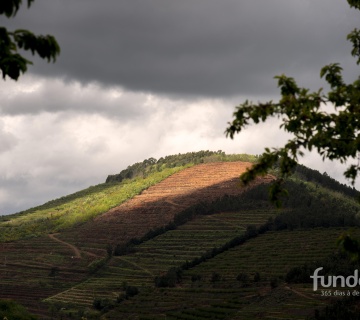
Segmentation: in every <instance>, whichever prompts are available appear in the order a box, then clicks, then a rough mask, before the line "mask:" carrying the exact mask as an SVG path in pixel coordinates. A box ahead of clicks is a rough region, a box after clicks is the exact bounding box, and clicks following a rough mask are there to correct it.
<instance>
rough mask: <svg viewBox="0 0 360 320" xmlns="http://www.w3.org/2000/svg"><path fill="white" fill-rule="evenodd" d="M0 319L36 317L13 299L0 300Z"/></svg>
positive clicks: (22, 319)
mask: <svg viewBox="0 0 360 320" xmlns="http://www.w3.org/2000/svg"><path fill="white" fill-rule="evenodd" d="M0 319H9V320H11V319H17V320H36V319H37V317H35V316H33V315H31V314H30V313H29V312H28V311H27V310H26V309H25V308H24V307H23V306H22V305H20V304H18V303H17V302H15V301H8V300H0Z"/></svg>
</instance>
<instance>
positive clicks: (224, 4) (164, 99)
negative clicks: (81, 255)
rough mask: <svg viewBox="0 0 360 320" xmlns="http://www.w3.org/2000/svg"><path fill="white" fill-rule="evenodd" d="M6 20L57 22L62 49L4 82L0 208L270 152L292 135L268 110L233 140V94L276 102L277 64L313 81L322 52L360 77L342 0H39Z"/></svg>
mask: <svg viewBox="0 0 360 320" xmlns="http://www.w3.org/2000/svg"><path fill="white" fill-rule="evenodd" d="M1 19H2V20H1V22H0V25H5V26H7V27H8V28H9V29H11V30H12V29H16V28H26V29H30V30H32V31H34V32H35V33H37V34H41V33H45V34H47V33H49V34H53V35H54V36H55V37H56V38H57V40H58V42H59V44H60V46H61V50H62V51H61V55H60V57H59V58H58V60H57V62H56V63H55V64H47V63H46V62H44V61H41V60H40V59H37V58H35V59H34V66H32V67H30V68H29V72H28V73H27V74H26V75H25V76H23V77H22V78H21V79H20V80H19V81H18V82H14V81H12V80H9V79H8V80H6V81H2V83H1V86H0V153H1V158H0V172H1V175H0V214H9V213H14V212H17V211H19V210H23V209H27V208H29V207H31V206H35V205H38V204H41V203H43V202H45V201H48V200H51V199H53V198H56V197H60V196H63V195H66V194H69V193H72V192H74V191H77V190H79V189H82V188H85V187H88V186H89V185H94V184H98V183H101V182H104V181H105V179H106V176H107V175H108V174H114V173H118V172H119V171H120V170H122V169H124V168H125V167H127V166H128V165H130V164H132V163H134V162H137V161H142V160H144V159H146V158H149V157H155V158H159V157H161V156H165V155H168V154H175V153H179V152H189V151H198V150H204V149H205V150H207V149H208V150H219V149H221V150H224V151H225V152H227V153H253V154H261V153H262V152H263V149H264V147H266V146H269V147H276V146H281V143H283V142H284V141H286V139H287V138H288V137H287V136H286V135H285V134H284V132H283V131H280V130H279V129H278V127H279V123H278V122H277V121H276V120H273V121H270V122H268V123H266V124H262V125H258V126H251V127H250V128H249V129H248V130H247V131H244V132H243V133H241V134H240V135H238V136H237V137H236V139H235V140H230V139H226V138H225V135H224V130H225V128H226V125H227V122H228V121H230V120H231V115H232V112H233V111H234V107H235V106H236V105H237V104H239V103H241V102H243V101H244V100H245V99H250V100H253V101H255V102H257V101H259V100H260V101H264V100H269V99H274V100H275V99H276V98H277V97H278V89H277V88H276V81H275V80H274V79H273V77H274V76H275V75H279V74H282V73H284V74H286V75H288V76H293V77H295V79H297V81H298V83H299V84H300V85H302V86H306V87H309V88H311V89H314V90H317V89H318V88H319V87H322V86H324V85H325V84H324V81H322V80H321V79H320V77H319V72H320V68H321V67H322V66H324V65H325V64H328V63H331V62H340V63H341V65H342V66H343V68H344V69H345V75H346V79H347V80H353V79H354V78H356V77H357V75H358V72H357V71H358V70H357V67H356V65H355V61H354V60H353V59H352V58H351V56H350V50H351V46H350V44H348V43H347V42H346V35H347V33H349V32H350V31H351V30H352V29H353V28H354V27H359V26H358V25H357V24H356V22H357V21H358V14H357V12H356V11H355V10H351V9H349V8H348V5H347V2H346V1H345V0H344V1H339V0H328V1H326V4H325V2H324V1H321V0H312V1H310V0H309V1H307V0H302V1H287V0H272V1H267V0H259V1H254V0H244V1H238V0H223V1H217V0H184V1H167V0H147V1H140V0H134V1H123V0H120V1H119V0H104V1H101V2H100V1H95V0H86V1H85V0H74V1H70V0H53V1H46V0H36V1H34V3H33V5H32V6H31V8H30V9H29V10H27V9H26V5H24V6H23V7H22V8H21V9H20V11H19V13H18V15H17V16H16V18H15V19H5V18H4V17H2V18H1ZM302 162H303V163H304V164H305V165H307V166H309V167H312V168H315V169H317V170H319V171H320V172H324V171H326V172H328V173H329V174H330V175H331V176H334V177H336V178H337V179H340V178H342V172H343V171H344V167H343V166H340V165H338V164H334V163H331V162H326V163H323V162H322V161H321V160H320V159H319V157H316V156H315V155H312V154H310V155H307V156H306V157H305V158H304V159H303V160H302ZM341 181H344V180H341Z"/></svg>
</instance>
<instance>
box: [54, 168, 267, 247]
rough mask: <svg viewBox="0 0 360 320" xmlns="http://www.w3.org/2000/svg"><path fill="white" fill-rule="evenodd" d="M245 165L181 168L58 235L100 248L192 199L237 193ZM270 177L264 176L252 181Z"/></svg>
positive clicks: (138, 232) (166, 218)
mask: <svg viewBox="0 0 360 320" xmlns="http://www.w3.org/2000/svg"><path fill="white" fill-rule="evenodd" d="M249 166H251V163H248V162H217V163H207V164H201V165H197V166H194V167H191V168H187V169H184V170H182V171H180V172H178V173H175V174H173V175H172V176H170V177H169V178H167V179H165V180H163V181H162V182H160V183H158V184H157V185H155V186H152V187H150V188H148V189H147V190H145V191H144V192H142V193H141V194H140V195H138V196H135V197H134V198H133V199H131V200H129V201H127V202H125V203H124V204H122V205H120V206H118V207H116V208H113V209H111V210H110V211H108V212H106V213H105V214H102V215H100V216H98V217H96V218H95V219H94V220H93V221H91V222H89V223H86V224H85V225H83V226H81V227H79V228H76V229H75V230H69V231H67V232H64V233H63V234H62V235H60V238H62V239H66V241H68V242H71V243H73V244H75V245H76V246H78V247H80V248H82V249H84V250H86V251H92V250H94V249H97V250H100V251H101V250H103V251H104V249H105V248H106V246H107V245H108V244H119V243H123V242H125V241H128V240H129V239H131V238H135V237H140V236H142V235H143V234H145V233H146V232H147V231H148V230H149V229H150V228H155V227H159V226H161V225H165V224H166V223H168V222H170V221H171V220H172V219H173V217H174V215H175V214H176V213H178V212H180V211H182V210H184V209H185V208H188V207H190V206H192V205H194V204H196V203H199V202H209V201H213V200H215V199H217V198H219V197H222V196H224V195H237V194H241V193H242V192H243V191H244V188H241V187H239V179H238V178H239V175H240V174H241V173H242V172H244V171H245V170H246V168H248V167H249ZM272 179H273V177H271V176H266V177H264V178H262V179H259V180H258V181H257V182H256V183H260V182H264V183H266V182H269V181H271V180H272ZM94 252H95V253H98V252H99V251H94Z"/></svg>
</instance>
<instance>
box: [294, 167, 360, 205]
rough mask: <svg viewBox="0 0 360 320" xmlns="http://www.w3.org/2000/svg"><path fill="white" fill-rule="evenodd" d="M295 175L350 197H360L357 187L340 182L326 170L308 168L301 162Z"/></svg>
mask: <svg viewBox="0 0 360 320" xmlns="http://www.w3.org/2000/svg"><path fill="white" fill-rule="evenodd" d="M294 177H295V178H299V179H300V180H304V181H309V182H313V183H315V184H319V185H321V186H323V187H325V188H328V189H330V190H333V191H336V192H341V193H343V194H344V195H346V196H348V197H352V198H357V199H359V198H360V192H359V191H357V190H356V189H355V188H353V187H349V186H347V185H345V184H342V183H340V182H338V181H337V180H335V179H333V178H331V177H330V176H329V175H328V174H327V173H326V172H324V173H320V172H319V171H317V170H313V169H310V168H307V167H305V166H303V165H301V164H299V165H297V167H296V170H295V174H294Z"/></svg>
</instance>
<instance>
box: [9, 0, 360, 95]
mask: <svg viewBox="0 0 360 320" xmlns="http://www.w3.org/2000/svg"><path fill="white" fill-rule="evenodd" d="M356 22H357V15H356V12H352V11H351V10H350V9H349V8H348V5H347V4H346V3H345V1H343V2H340V1H338V0H329V1H327V2H326V5H325V4H324V2H323V1H320V0H314V1H296V2H295V1H286V0H274V1H271V2H269V1H253V0H246V1H237V0H224V1H217V0H195V1H194V0H184V1H171V2H169V1H166V0H147V1H136V0H134V1H124V0H121V1H118V0H106V1H101V2H99V1H95V0H92V1H90V0H87V1H84V0H83V1H80V0H77V1H70V0H68V1H64V0H61V1H60V0H54V1H46V0H37V1H36V2H35V4H34V6H33V7H32V8H30V10H25V9H24V8H23V9H22V10H21V12H19V14H18V17H17V18H16V19H15V20H13V21H9V24H11V25H12V26H19V27H27V28H31V29H33V30H34V31H36V32H47V33H52V34H54V35H55V36H56V37H57V39H58V40H59V42H60V44H61V48H62V53H61V56H60V58H59V59H58V62H56V64H54V65H52V66H48V65H46V63H42V62H40V61H38V60H37V59H36V64H35V66H34V67H32V68H31V70H32V72H35V73H39V74H43V75H52V76H54V75H55V76H61V77H65V78H67V79H76V80H79V81H82V82H83V83H88V82H92V81H97V82H99V83H101V84H105V85H120V86H123V87H124V88H126V89H130V90H139V91H146V92H149V91H151V92H156V93H165V94H184V95H203V96H209V95H210V96H226V95H234V94H243V93H246V94H255V93H256V94H258V95H263V96H265V95H268V94H274V92H275V91H276V82H274V81H272V80H271V79H272V77H273V76H275V75H277V74H281V73H286V74H288V75H289V76H296V78H297V79H299V81H300V82H301V83H304V84H308V85H309V86H319V85H322V84H321V82H320V81H319V70H320V68H321V67H322V66H323V65H324V64H326V63H329V62H337V61H339V62H343V63H345V65H347V61H348V60H347V58H346V57H348V55H349V46H348V45H347V44H346V40H345V38H346V35H347V33H348V32H349V31H350V30H351V29H352V28H353V27H354V26H356ZM349 70H352V68H349ZM354 76H355V75H354V74H352V71H349V77H350V78H351V77H354Z"/></svg>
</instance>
